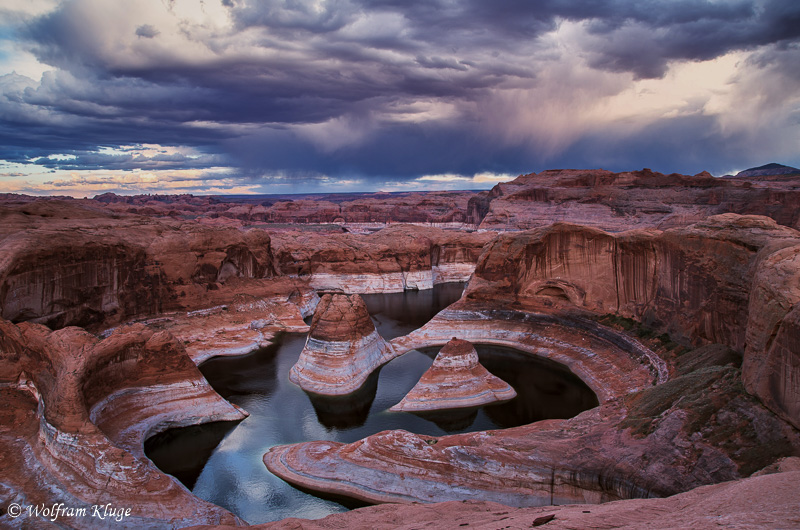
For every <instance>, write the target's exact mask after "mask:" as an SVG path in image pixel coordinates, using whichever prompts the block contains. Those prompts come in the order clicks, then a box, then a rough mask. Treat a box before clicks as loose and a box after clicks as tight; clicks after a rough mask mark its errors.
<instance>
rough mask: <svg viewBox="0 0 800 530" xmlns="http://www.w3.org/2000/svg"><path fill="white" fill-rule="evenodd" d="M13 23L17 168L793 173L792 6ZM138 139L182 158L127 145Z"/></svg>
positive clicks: (628, 4)
mask: <svg viewBox="0 0 800 530" xmlns="http://www.w3.org/2000/svg"><path fill="white" fill-rule="evenodd" d="M12 11H13V10H12ZM13 14H14V16H13V17H11V16H9V17H8V20H9V21H11V22H9V25H8V28H7V29H8V32H9V34H11V35H12V37H11V38H10V39H7V40H8V41H9V42H13V46H14V47H15V49H17V50H20V51H21V52H24V53H25V54H27V56H30V57H32V58H34V59H35V61H36V62H37V63H38V64H39V65H43V66H42V69H43V70H46V71H45V73H44V74H43V75H42V76H41V79H32V78H29V77H26V76H23V75H19V74H12V73H7V75H4V76H1V77H0V145H2V146H3V147H2V151H0V158H2V159H3V160H5V161H6V162H8V163H14V164H23V165H29V166H37V167H41V168H43V169H47V170H64V171H74V170H86V171H90V170H107V171H134V170H142V171H144V170H152V171H162V170H188V169H204V168H212V167H223V166H224V167H228V168H230V170H231V175H238V176H239V178H241V179H242V181H247V182H257V181H258V180H259V179H264V182H268V181H269V177H270V175H272V176H277V177H276V178H279V179H286V178H291V179H297V180H298V181H301V180H302V179H303V178H309V179H314V178H316V177H317V176H319V175H324V176H329V177H333V178H337V177H338V178H353V177H357V178H359V179H362V181H366V182H369V181H373V182H378V181H382V180H384V181H392V182H400V181H403V179H414V178H418V177H420V176H423V175H431V174H439V173H456V174H462V175H473V174H476V173H479V172H486V171H491V172H497V173H512V174H515V173H522V172H529V171H533V170H541V169H545V168H547V167H557V166H559V167H563V166H573V167H600V166H603V167H606V168H608V169H619V170H622V169H635V168H639V167H644V166H649V167H654V169H658V170H662V171H678V170H680V171H683V172H699V171H701V170H703V169H709V170H711V171H712V172H714V171H716V172H718V173H719V172H722V171H725V170H727V169H730V168H735V167H739V168H742V167H746V166H748V165H756V164H760V163H764V162H767V161H772V160H775V159H777V161H780V162H783V163H790V164H791V163H793V164H795V165H796V164H798V163H800V159H799V158H798V157H799V156H800V155H799V154H798V149H797V147H798V138H800V125H798V122H799V121H800V110H799V109H800V106H798V103H799V98H800V96H798V94H800V73H799V72H798V66H797V65H798V64H800V4H798V3H797V2H795V1H793V0H783V1H779V0H731V1H727V2H718V1H710V0H679V1H674V0H651V1H644V2H643V1H634V0H612V1H590V2H586V1H577V0H572V1H568V0H546V1H540V2H529V1H527V0H497V1H494V2H484V1H478V0H462V1H450V0H448V1H444V0H441V1H437V0H426V1H400V0H292V1H288V0H287V1H281V0H269V1H250V0H225V1H211V0H209V1H206V2H204V3H202V2H201V3H199V4H198V3H196V2H182V1H181V0H174V1H171V2H166V3H165V2H161V1H158V0H132V1H131V2H125V3H117V2H106V1H104V0H74V1H71V2H63V3H56V4H54V5H53V7H52V8H51V9H48V10H44V11H43V12H39V13H26V12H24V10H22V9H20V10H18V11H13ZM0 57H1V56H0ZM695 65H700V66H701V67H702V68H700V67H698V68H694V66H695ZM0 66H2V61H0ZM723 67H724V68H727V70H725V69H724V68H723ZM703 68H705V69H706V71H707V72H708V73H707V74H706V73H704V70H703ZM712 71H713V72H714V74H713V75H717V76H718V79H716V78H715V83H716V85H714V86H711V85H710V83H707V81H708V79H710V78H711V77H712ZM2 73H4V72H3V71H2V70H0V74H2ZM706 84H708V86H706ZM653 94H655V95H653ZM145 144H146V145H158V146H162V147H165V148H166V147H169V148H171V149H172V150H167V151H164V152H160V153H156V152H151V153H140V152H125V151H124V149H126V146H128V147H127V148H130V146H137V145H145ZM700 146H702V148H700ZM176 149H177V150H178V151H179V152H176V151H175V150H176ZM287 176H288V177H287Z"/></svg>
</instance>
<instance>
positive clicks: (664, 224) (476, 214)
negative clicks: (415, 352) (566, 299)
mask: <svg viewBox="0 0 800 530" xmlns="http://www.w3.org/2000/svg"><path fill="white" fill-rule="evenodd" d="M722 213H738V214H742V215H747V214H755V215H766V216H769V217H771V218H773V219H775V221H777V222H778V223H779V224H782V225H784V226H790V227H793V228H800V175H795V176H793V177H789V178H785V179H782V180H764V179H759V178H755V177H754V178H752V179H750V178H746V177H743V178H735V179H721V178H714V177H713V176H711V175H710V174H708V173H706V172H703V173H700V174H698V175H694V176H689V175H680V174H670V175H664V174H662V173H658V172H654V171H651V170H649V169H643V170H641V171H631V172H623V173H612V172H611V171H605V170H601V169H596V170H549V171H543V172H541V173H538V174H536V173H531V174H528V175H521V176H519V177H518V178H516V179H515V180H512V181H510V182H505V183H501V184H498V185H497V186H495V187H494V188H493V189H492V190H491V191H489V192H481V193H480V194H478V195H476V196H475V197H473V198H472V199H470V201H469V204H468V207H467V218H468V219H469V221H470V222H471V223H474V224H480V227H481V228H482V229H489V230H526V229H531V228H536V227H541V226H546V225H549V224H551V223H553V222H558V221H565V222H570V223H575V224H581V225H586V226H593V227H596V228H600V229H602V230H605V231H609V232H619V231H623V230H631V229H634V228H647V227H656V228H660V229H666V228H672V227H677V226H686V225H689V224H692V223H695V222H698V221H701V220H703V219H705V218H706V217H708V216H711V215H716V214H722Z"/></svg>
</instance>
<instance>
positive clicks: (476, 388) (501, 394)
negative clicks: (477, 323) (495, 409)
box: [389, 337, 517, 412]
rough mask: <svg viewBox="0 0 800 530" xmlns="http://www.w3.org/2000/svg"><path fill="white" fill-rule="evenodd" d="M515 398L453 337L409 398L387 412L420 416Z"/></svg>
mask: <svg viewBox="0 0 800 530" xmlns="http://www.w3.org/2000/svg"><path fill="white" fill-rule="evenodd" d="M515 397H517V393H516V391H515V390H514V389H513V388H511V385H509V384H508V383H506V382H505V381H503V380H502V379H500V378H499V377H495V376H494V375H492V374H490V373H489V371H488V370H487V369H486V368H484V367H483V365H482V364H481V363H480V362H479V360H478V352H476V351H475V348H474V347H473V346H472V344H470V343H469V342H467V341H465V340H460V339H457V338H455V337H453V338H452V339H450V342H448V343H447V344H445V345H444V347H442V349H441V350H440V351H439V353H438V354H437V355H436V358H435V359H434V360H433V364H432V365H431V367H430V368H429V369H428V370H427V371H426V372H425V373H424V374H422V377H420V380H419V382H418V383H417V384H416V385H414V388H412V389H411V390H410V391H409V392H408V394H406V396H405V397H404V398H403V399H402V400H401V401H400V403H398V404H397V405H394V406H393V407H391V408H390V409H389V410H393V411H405V412H423V411H430V410H447V409H458V408H468V407H479V406H481V405H486V404H490V403H501V402H503V401H508V400H511V399H514V398H515Z"/></svg>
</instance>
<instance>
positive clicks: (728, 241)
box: [0, 170, 800, 528]
mask: <svg viewBox="0 0 800 530" xmlns="http://www.w3.org/2000/svg"><path fill="white" fill-rule="evenodd" d="M548 179H549V180H550V181H552V186H549V185H547V186H545V184H547V183H548ZM542 188H548V189H546V190H545V191H542ZM798 188H800V182H798V179H797V178H796V177H793V178H783V177H780V178H777V177H758V176H756V177H753V178H751V177H747V178H736V179H711V178H709V176H708V175H704V174H700V175H696V176H694V177H690V176H683V175H661V174H658V173H654V172H650V171H648V170H645V171H641V172H631V173H618V174H612V173H608V172H604V171H599V170H598V171H557V172H543V173H540V174H539V175H528V176H522V177H520V178H518V179H517V180H516V181H513V182H511V183H506V184H501V185H499V186H497V187H496V188H495V189H493V190H492V191H491V192H487V193H481V194H471V195H464V197H462V198H459V199H458V200H456V202H455V208H456V209H461V208H463V199H464V198H465V197H471V198H469V204H468V205H467V206H466V211H464V210H459V211H462V212H464V215H465V217H466V218H467V221H468V222H470V223H472V224H473V226H475V225H477V224H481V228H482V229H483V230H486V231H485V232H483V233H481V232H480V231H479V232H478V233H472V234H469V233H464V232H457V231H442V230H437V229H435V228H431V227H409V226H391V227H389V228H388V229H387V228H384V229H383V230H381V231H378V232H376V233H374V234H372V235H369V236H359V235H355V234H347V233H336V232H334V231H333V229H331V230H328V229H327V228H326V229H325V230H328V231H327V232H325V231H323V232H315V231H314V230H316V229H313V227H310V228H309V230H304V229H302V228H303V227H302V226H301V225H298V226H293V227H277V226H276V227H275V229H270V228H269V225H261V226H254V223H255V222H261V221H256V218H257V215H260V214H258V212H257V207H258V206H259V205H249V206H248V207H247V208H244V209H246V210H247V212H246V215H245V213H243V212H237V211H235V210H234V209H235V208H237V207H238V206H241V205H232V204H223V205H220V204H216V203H215V202H214V201H213V200H211V199H208V198H196V197H182V198H178V199H174V198H159V197H140V198H136V199H133V200H131V202H127V201H128V199H127V198H126V199H125V202H124V203H123V202H121V201H119V202H118V201H116V200H115V199H113V198H110V199H112V200H108V201H103V200H83V201H81V200H72V199H62V198H54V199H35V198H31V197H24V196H17V195H5V196H1V197H0V226H2V227H3V229H2V230H1V231H0V304H2V316H3V318H4V320H0V351H1V352H2V354H0V366H1V367H2V369H1V370H0V410H1V411H2V412H0V437H2V440H3V441H2V443H3V446H4V447H5V448H7V449H6V450H4V451H3V453H2V454H0V468H1V469H2V476H3V480H2V490H1V491H2V493H3V495H2V498H0V524H2V525H3V526H11V527H14V525H17V526H18V527H20V526H23V527H24V525H25V522H24V521H23V520H22V519H21V518H20V519H16V520H13V521H12V520H11V519H10V518H9V516H8V513H7V510H8V507H9V505H10V503H12V502H18V503H22V504H38V503H46V504H51V503H54V502H64V503H68V504H69V505H73V506H85V505H92V504H96V503H102V502H111V503H115V504H119V505H126V506H131V507H133V508H134V513H135V515H134V518H133V519H129V521H128V522H129V523H130V524H131V525H133V526H136V527H153V528H159V527H164V526H171V527H183V526H190V525H238V524H244V523H243V522H242V521H239V520H238V519H236V517H235V516H234V515H232V514H230V513H229V512H227V511H225V510H223V509H222V508H219V507H217V506H213V505H211V504H208V503H206V502H204V501H201V500H199V499H197V498H196V497H194V496H192V495H191V494H190V493H189V492H187V491H186V490H185V489H184V488H183V487H182V486H180V485H179V484H178V483H177V482H176V481H175V480H174V479H172V478H171V477H168V476H166V475H164V474H163V473H162V472H160V471H159V470H158V469H156V468H155V467H154V466H153V465H152V463H151V462H150V461H149V460H147V459H146V458H145V457H144V455H143V442H144V440H145V439H146V438H147V437H149V436H151V435H152V434H155V433H157V432H161V431H163V430H165V429H168V428H170V427H172V426H181V425H190V424H196V423H202V422H207V421H218V420H224V421H237V420H240V419H242V418H243V417H244V416H245V414H246V413H245V412H244V411H242V410H240V409H237V408H236V407H234V406H232V405H231V404H229V403H228V402H226V401H225V400H224V399H222V398H221V397H219V396H218V395H217V394H216V393H215V392H214V391H213V389H211V388H210V387H209V386H208V384H207V383H206V382H205V380H204V379H203V378H202V376H201V375H200V373H199V371H198V370H197V369H196V367H195V366H196V363H198V362H200V361H201V360H203V359H205V358H208V357H209V356H213V355H219V354H226V353H227V354H235V353H244V352H246V351H249V350H250V349H253V348H254V347H256V346H258V345H263V344H267V343H269V341H270V340H271V338H272V336H273V335H274V334H275V333H278V332H280V331H286V330H289V331H304V330H307V329H308V328H307V326H306V325H305V323H304V322H303V320H302V319H303V318H304V317H306V316H308V315H310V314H311V313H313V312H314V310H315V306H316V305H317V304H318V302H319V298H318V297H317V296H316V294H315V288H317V289H330V290H337V289H338V290H341V291H343V292H352V291H348V290H347V286H348V285H349V284H350V282H351V281H354V280H356V281H355V282H354V285H357V286H358V287H357V289H358V290H359V292H381V291H388V290H399V289H402V288H415V287H416V288H422V287H423V286H427V285H428V283H427V282H430V283H431V284H433V283H437V281H438V282H441V281H448V280H446V279H445V278H458V277H460V278H462V279H463V278H466V277H470V275H471V278H470V282H469V286H468V288H467V290H466V292H465V295H464V296H463V297H462V299H461V300H460V301H459V302H457V303H456V304H454V305H452V306H450V307H449V308H448V309H447V310H445V311H442V312H441V313H440V314H439V315H437V316H436V318H434V319H433V320H432V321H431V322H429V323H428V324H426V325H425V326H423V327H422V328H420V329H419V330H417V331H415V332H413V333H411V334H409V335H407V336H405V337H398V338H397V339H394V340H392V341H391V342H390V346H391V350H392V352H393V353H392V355H395V356H396V355H402V354H403V353H405V352H406V351H409V350H411V349H414V348H418V347H429V346H441V345H443V344H445V343H447V341H449V340H450V338H452V336H453V335H454V334H457V335H458V336H460V337H462V338H463V339H465V340H469V341H470V342H473V343H490V344H500V345H506V346H513V347H515V348H517V349H520V350H522V351H526V352H529V353H531V354H535V355H539V356H542V357H545V358H549V359H552V360H554V361H557V362H560V363H562V364H564V365H565V366H567V367H568V368H569V369H570V370H572V371H573V372H574V373H575V374H576V375H578V376H579V377H581V379H583V380H584V381H585V382H586V384H587V385H589V387H590V388H591V389H592V390H593V391H594V392H595V393H596V395H597V398H598V401H599V405H598V406H597V407H595V408H594V409H592V410H588V411H586V412H584V413H582V414H580V415H578V416H576V417H574V418H571V419H567V420H547V421H542V422H537V423H535V424H532V425H527V426H522V427H516V428H514V429H507V430H499V431H489V432H484V433H467V434H458V435H452V436H443V437H424V436H418V435H414V434H412V433H406V432H403V431H387V432H384V433H379V434H376V435H373V436H370V437H367V438H365V439H364V440H361V441H359V442H356V443H354V444H346V445H341V444H336V443H332V442H308V443H304V444H297V445H292V446H284V447H278V448H275V449H274V450H273V451H270V452H269V453H267V454H266V455H265V462H266V463H267V465H268V466H269V467H270V468H271V469H274V470H275V471H276V472H277V473H279V474H280V475H281V476H283V477H285V478H286V479H287V480H290V481H292V482H294V483H296V484H298V485H301V486H303V487H306V488H309V489H312V490H313V489H316V490H320V491H326V492H332V493H336V494H341V495H345V496H349V497H352V498H356V499H362V500H366V501H368V502H384V501H387V500H390V501H399V502H401V503H402V504H398V505H385V506H375V507H368V508H363V509H360V510H356V511H353V512H349V513H346V514H338V515H335V516H331V517H329V518H326V519H323V520H320V521H301V520H294V519H290V520H286V521H283V522H278V523H274V524H271V525H266V527H276V526H278V527H304V528H326V527H341V526H343V525H344V526H353V527H374V526H380V525H384V526H385V525H389V526H397V527H412V526H413V527H417V526H420V527H421V526H423V525H428V526H430V525H438V526H442V525H445V526H448V525H450V526H460V525H463V524H465V523H468V524H469V525H470V526H473V525H474V526H478V527H485V528H488V527H492V528H494V527H498V526H500V525H503V526H509V525H518V526H520V525H521V526H525V527H527V526H531V525H533V524H540V523H541V522H542V521H541V519H540V518H542V517H545V518H546V517H549V516H554V518H553V519H552V520H551V521H550V522H548V523H547V524H548V525H549V526H550V527H556V528H558V527H567V528H569V527H576V528H581V527H586V526H593V525H607V526H614V525H616V526H620V527H624V526H626V525H627V526H629V527H642V526H648V525H649V526H658V527H661V526H663V527H670V526H673V527H687V526H699V527H704V526H710V525H712V524H724V525H740V526H747V525H750V526H753V525H755V526H762V527H794V526H798V524H800V521H798V515H797V489H796V487H795V484H796V482H797V476H796V475H797V471H796V469H797V461H796V460H795V459H793V458H792V457H794V456H797V455H798V454H800V434H798V427H800V405H799V403H800V397H799V396H798V393H799V392H800V390H799V389H798V385H797V383H796V382H797V381H798V379H800V374H799V373H798V372H799V371H800V369H798V366H800V362H798V356H800V353H799V352H798V346H797V345H798V344H799V343H800V340H799V339H800V267H798V254H800V233H798V232H797V231H796V230H795V229H794V228H797V227H798V225H797V220H798V215H800V214H799V213H798V208H797V202H796V201H797V199H796V197H797V195H796V194H797V190H798ZM518 191H519V192H523V193H522V194H521V195H516V196H515V193H516V192H518ZM451 198H452V197H449V198H448V196H446V194H445V195H440V196H435V195H427V194H421V198H414V199H413V200H414V201H418V203H417V204H420V205H424V208H423V207H422V206H420V209H419V210H417V211H418V212H421V211H434V210H437V209H440V210H439V211H444V210H446V209H447V208H449V207H450V206H442V205H440V204H439V203H440V201H444V200H450V199H451ZM360 200H362V199H357V198H356V199H353V202H354V203H355V202H358V201H360ZM404 200H406V199H404ZM408 200H411V199H408ZM137 201H138V202H137ZM370 201H373V202H372V203H370V204H371V205H370V204H367V205H366V206H367V207H366V209H365V211H364V212H362V213H365V215H364V216H362V217H359V218H358V220H359V221H363V222H364V223H373V222H376V223H377V224H379V223H380V220H379V219H378V217H371V215H372V213H373V212H375V211H377V210H375V209H372V210H371V208H378V207H380V208H387V209H391V206H390V205H391V202H392V198H391V197H372V198H370V199H369V200H367V202H368V203H369V202H370ZM425 201H429V202H428V203H425ZM293 202H294V201H293ZM290 204H291V203H290V202H288V201H286V203H285V204H281V205H278V206H279V207H278V208H277V209H276V211H277V210H280V209H284V210H286V211H295V212H297V215H295V214H291V216H289V217H285V218H284V219H289V218H291V220H292V222H309V221H311V219H307V220H306V221H304V220H303V217H302V215H301V214H303V213H304V209H305V211H307V212H310V211H313V210H314V208H316V207H317V206H319V207H321V209H322V210H325V209H326V208H329V206H325V205H323V204H321V203H317V204H316V206H315V201H314V200H310V201H309V202H305V203H301V204H299V205H297V206H299V207H298V208H296V209H294V210H293V208H294V207H292V206H289V205H290ZM336 204H337V208H339V210H338V212H337V214H341V212H342V209H341V208H342V206H341V204H342V203H336ZM352 206H353V207H354V208H355V209H354V210H352V211H354V212H355V211H357V210H358V208H362V207H363V206H362V205H357V204H353V205H352ZM261 207H263V208H268V207H265V206H263V205H261ZM331 208H332V207H331ZM244 209H243V210H244ZM400 209H401V210H402V209H405V210H409V208H408V205H407V204H406V205H404V206H402V207H401V208H400ZM725 212H733V213H725ZM254 213H255V214H256V217H254ZM329 213H333V209H331V210H330V212H329ZM712 214H724V215H712ZM737 214H748V215H737ZM749 214H753V215H749ZM326 215H328V214H326ZM414 215H416V214H414ZM414 215H410V217H412V219H411V221H412V222H420V223H426V222H427V223H429V222H430V220H429V219H428V220H426V219H423V218H422V217H421V216H420V217H414ZM458 215H461V214H458ZM547 216H549V217H547ZM762 216H764V217H762ZM263 219H266V217H265V218H263ZM263 219H262V220H263ZM275 219H277V218H275ZM353 219H355V218H353ZM385 219H386V220H388V217H387V218H385ZM453 219H454V220H456V219H458V216H457V215H455V214H454V216H453ZM553 219H556V220H558V219H563V220H566V221H572V222H573V223H572V224H570V223H557V224H553V223H552V220H553ZM320 221H322V219H320ZM334 221H337V220H336V219H334ZM338 222H341V220H339V221H338ZM354 222H355V221H354ZM265 227H266V230H265V229H264V228H265ZM334 228H335V227H334ZM497 228H499V229H502V230H509V231H517V230H520V229H527V228H534V229H533V230H528V231H517V232H509V233H505V234H499V235H497V234H495V233H493V232H492V229H497ZM631 228H635V230H628V229H631ZM339 231H341V230H339ZM397 241H401V244H397V243H396V242H397ZM393 242H394V243H393ZM409 243H411V245H410V246H409V245H408V244H409ZM443 265H444V266H445V267H443ZM364 271H367V272H368V274H369V276H363V273H364ZM473 271H474V273H473ZM315 278H316V279H315ZM420 278H421V279H420ZM315 282H316V283H315ZM131 320H137V321H139V323H135V324H125V322H129V321H131ZM10 321H11V322H10ZM12 322H14V323H12ZM42 324H45V325H47V326H49V327H50V328H51V329H48V328H45V327H44V326H43V325H42ZM77 325H80V326H84V327H86V328H87V329H88V332H87V331H84V330H82V329H80V328H77V327H73V326H77ZM114 326H116V328H114ZM52 330H55V331H52ZM90 332H92V333H98V334H99V335H96V334H92V333H90ZM748 477H749V478H748ZM634 497H640V498H638V499H636V498H634ZM656 497H665V498H656ZM454 499H458V502H453V500H454ZM470 499H471V500H470ZM410 501H411V502H413V501H422V502H425V503H429V502H431V501H450V502H442V503H438V504H424V505H422V504H408V503H409V502H410ZM464 501H466V502H464ZM600 501H610V502H607V503H606V504H601V505H597V504H581V503H586V502H589V503H596V502H600ZM494 502H502V503H504V505H502V506H501V505H499V504H494ZM552 503H577V504H571V505H569V506H549V504H552ZM509 505H511V506H515V507H509ZM530 505H533V506H531V507H524V506H530ZM537 520H538V521H539V522H536V521H537ZM62 523H63V524H64V525H66V526H71V527H79V528H80V527H90V526H89V524H88V523H87V522H86V521H84V520H79V519H72V520H65V521H62Z"/></svg>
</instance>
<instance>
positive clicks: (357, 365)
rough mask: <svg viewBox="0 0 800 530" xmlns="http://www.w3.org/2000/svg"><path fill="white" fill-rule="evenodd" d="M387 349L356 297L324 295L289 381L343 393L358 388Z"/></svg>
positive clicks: (331, 393)
mask: <svg viewBox="0 0 800 530" xmlns="http://www.w3.org/2000/svg"><path fill="white" fill-rule="evenodd" d="M391 352H392V348H391V346H390V345H389V344H388V343H387V342H386V341H385V340H383V337H381V336H380V335H379V334H378V331H377V330H376V329H375V324H373V323H372V319H371V318H370V316H369V312H368V311H367V306H366V305H365V304H364V301H363V300H362V299H361V297H360V296H358V295H357V294H354V295H345V294H326V295H325V296H323V297H322V299H321V300H320V302H319V305H318V306H317V311H316V313H315V314H314V319H313V320H312V321H311V331H310V332H309V334H308V340H307V341H306V345H305V347H304V348H303V351H302V353H301V354H300V358H299V359H298V360H297V363H296V364H295V365H294V366H292V369H291V370H290V371H289V380H290V381H291V382H293V383H295V384H296V385H298V386H299V387H300V388H302V389H303V390H305V391H306V392H312V393H314V394H322V395H328V396H343V395H346V394H350V393H352V392H355V391H356V390H358V389H359V388H360V387H361V385H363V384H364V382H365V381H366V380H367V378H368V377H369V374H371V373H372V372H373V371H374V370H375V369H376V368H378V367H379V366H380V365H382V364H384V363H385V362H387V361H389V360H390V359H391Z"/></svg>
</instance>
